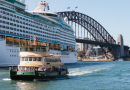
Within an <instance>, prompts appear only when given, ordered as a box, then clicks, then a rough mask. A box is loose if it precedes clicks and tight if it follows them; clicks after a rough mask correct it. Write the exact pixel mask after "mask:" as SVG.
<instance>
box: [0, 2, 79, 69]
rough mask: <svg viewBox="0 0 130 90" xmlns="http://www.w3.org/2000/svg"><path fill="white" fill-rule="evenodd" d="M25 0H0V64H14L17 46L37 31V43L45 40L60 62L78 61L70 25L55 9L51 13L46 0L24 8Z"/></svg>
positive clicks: (17, 51)
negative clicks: (30, 9) (32, 9)
mask: <svg viewBox="0 0 130 90" xmlns="http://www.w3.org/2000/svg"><path fill="white" fill-rule="evenodd" d="M25 6H26V5H25V0H0V56H2V57H0V67H6V66H17V64H19V63H20V62H19V61H18V59H19V57H18V54H19V46H21V45H28V42H29V40H30V39H31V38H32V37H33V36H34V35H37V38H38V41H39V42H38V44H41V43H48V45H49V48H50V50H51V52H50V53H51V54H53V55H61V59H62V61H63V63H75V62H77V54H76V52H77V49H76V41H75V36H74V31H73V29H72V28H71V27H70V26H69V25H68V24H67V23H66V22H65V20H64V19H63V18H62V17H60V16H59V15H57V14H56V13H50V12H48V11H49V10H48V9H49V8H48V7H49V5H48V3H47V2H45V1H41V2H39V3H38V6H37V7H36V9H35V10H34V11H31V12H28V11H25Z"/></svg>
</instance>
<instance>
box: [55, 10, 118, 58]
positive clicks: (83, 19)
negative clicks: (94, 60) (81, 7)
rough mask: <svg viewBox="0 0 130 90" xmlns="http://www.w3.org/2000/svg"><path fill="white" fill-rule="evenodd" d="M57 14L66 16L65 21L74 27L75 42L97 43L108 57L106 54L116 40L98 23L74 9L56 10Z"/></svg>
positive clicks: (114, 44)
mask: <svg viewBox="0 0 130 90" xmlns="http://www.w3.org/2000/svg"><path fill="white" fill-rule="evenodd" d="M57 14H58V15H60V16H61V17H62V18H67V19H66V21H67V23H68V24H69V25H70V26H71V27H72V28H73V29H74V34H75V37H76V42H79V43H87V44H94V45H99V46H100V47H101V48H102V49H103V50H104V52H105V54H106V56H107V58H108V57H110V54H109V55H107V54H108V52H111V51H112V47H114V46H116V40H114V38H113V37H112V36H111V35H110V34H109V33H108V32H107V30H106V29H105V28H104V27H103V26H102V25H101V24H100V23H98V22H97V21H96V20H94V19H93V18H92V17H90V16H88V15H85V14H83V13H79V12H75V11H65V12H57ZM104 47H106V48H107V50H106V49H105V48H104ZM112 57H113V56H111V57H110V58H112Z"/></svg>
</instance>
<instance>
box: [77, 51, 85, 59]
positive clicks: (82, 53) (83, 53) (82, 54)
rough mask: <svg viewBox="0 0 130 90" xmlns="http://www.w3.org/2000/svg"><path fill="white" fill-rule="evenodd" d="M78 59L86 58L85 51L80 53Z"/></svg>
mask: <svg viewBox="0 0 130 90" xmlns="http://www.w3.org/2000/svg"><path fill="white" fill-rule="evenodd" d="M77 53H78V57H81V58H83V57H84V56H85V51H78V52H77Z"/></svg>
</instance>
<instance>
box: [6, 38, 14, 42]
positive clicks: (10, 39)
mask: <svg viewBox="0 0 130 90" xmlns="http://www.w3.org/2000/svg"><path fill="white" fill-rule="evenodd" d="M13 41H14V38H13V37H6V42H13Z"/></svg>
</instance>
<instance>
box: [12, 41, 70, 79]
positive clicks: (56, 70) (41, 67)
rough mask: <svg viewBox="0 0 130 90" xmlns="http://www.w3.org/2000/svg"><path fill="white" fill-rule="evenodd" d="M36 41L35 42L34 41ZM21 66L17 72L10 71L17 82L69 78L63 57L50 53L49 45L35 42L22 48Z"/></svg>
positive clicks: (20, 55)
mask: <svg viewBox="0 0 130 90" xmlns="http://www.w3.org/2000/svg"><path fill="white" fill-rule="evenodd" d="M34 41H35V40H34ZM19 57H20V64H19V65H18V68H17V69H16V70H14V69H13V67H12V68H11V70H10V78H11V79H16V80H34V79H38V80H39V79H40V80H46V79H52V78H57V77H63V76H67V74H68V70H67V69H65V68H60V66H61V65H63V62H62V60H61V59H60V57H61V56H59V55H53V54H50V52H49V45H48V44H42V45H39V44H38V42H36V43H35V42H34V43H33V44H31V42H30V45H25V46H20V54H19Z"/></svg>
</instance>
